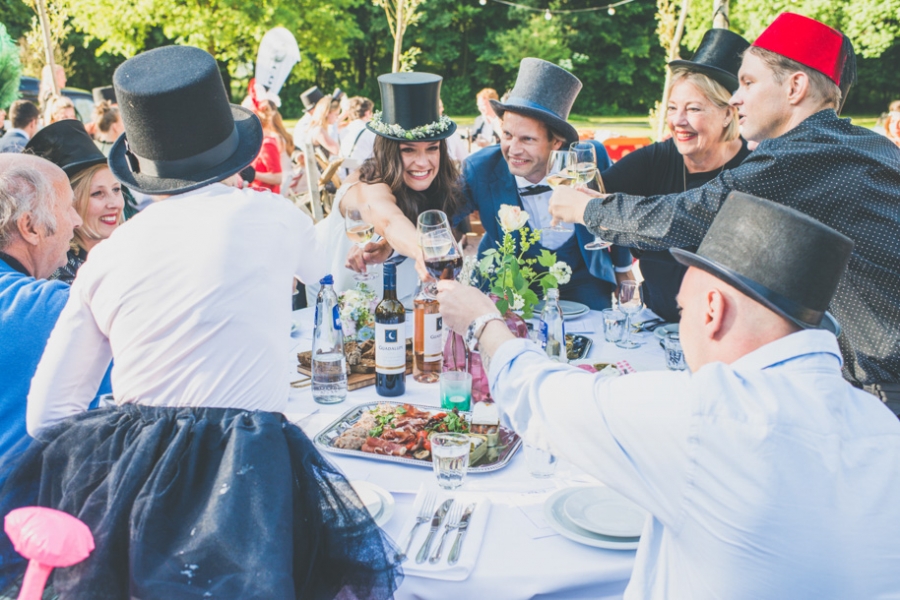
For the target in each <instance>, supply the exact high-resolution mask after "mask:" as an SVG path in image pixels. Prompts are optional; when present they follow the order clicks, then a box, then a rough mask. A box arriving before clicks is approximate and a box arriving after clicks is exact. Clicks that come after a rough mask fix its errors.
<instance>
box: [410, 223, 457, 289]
mask: <svg viewBox="0 0 900 600" xmlns="http://www.w3.org/2000/svg"><path fill="white" fill-rule="evenodd" d="M417 228H418V231H419V247H420V248H422V255H423V256H424V258H425V268H426V269H427V270H428V273H429V274H430V275H431V276H432V277H434V278H435V279H436V280H437V279H456V278H457V277H458V276H459V272H460V271H461V270H462V264H463V259H462V253H461V252H460V251H459V245H458V244H457V243H456V239H454V237H453V230H452V229H450V224H449V223H448V221H447V215H446V214H444V212H443V211H440V210H426V211H425V212H423V213H422V214H421V215H419V219H418V224H417ZM425 295H426V296H428V297H429V298H431V299H434V298H435V297H436V296H437V288H436V287H435V284H434V283H429V284H428V285H426V286H425Z"/></svg>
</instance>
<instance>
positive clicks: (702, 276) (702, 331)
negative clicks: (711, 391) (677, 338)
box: [677, 267, 800, 371]
mask: <svg viewBox="0 0 900 600" xmlns="http://www.w3.org/2000/svg"><path fill="white" fill-rule="evenodd" d="M677 301H678V305H679V307H680V308H681V324H680V327H679V330H680V333H681V345H682V347H683V348H684V357H685V360H686V361H687V363H688V366H689V367H690V368H691V370H692V371H697V370H698V369H699V368H700V367H702V366H703V365H705V364H707V363H710V362H724V363H726V364H730V363H732V362H734V361H735V360H737V359H739V358H740V357H742V356H744V355H745V354H748V353H750V352H752V351H754V350H756V349H757V348H760V347H762V346H764V345H766V344H768V343H770V342H773V341H775V340H777V339H779V338H782V337H784V336H786V335H789V334H791V333H794V332H795V331H798V330H799V329H800V328H799V327H798V326H797V325H795V324H794V323H792V322H791V321H789V320H788V319H786V318H784V317H782V316H781V315H779V314H777V313H775V312H774V311H772V310H770V309H769V308H767V307H766V306H764V305H762V304H760V303H759V302H757V301H756V300H753V299H752V298H750V297H749V296H747V295H745V294H744V293H742V292H740V291H738V290H737V289H736V288H734V287H732V286H731V285H728V284H727V283H725V282H724V281H722V280H721V279H719V278H717V277H715V276H713V275H711V274H710V273H707V272H706V271H703V270H702V269H698V268H696V267H691V268H689V269H688V271H687V273H686V274H685V276H684V280H683V281H682V282H681V290H680V291H679V292H678V297H677Z"/></svg>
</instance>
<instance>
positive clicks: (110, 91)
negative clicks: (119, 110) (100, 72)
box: [91, 85, 116, 104]
mask: <svg viewBox="0 0 900 600" xmlns="http://www.w3.org/2000/svg"><path fill="white" fill-rule="evenodd" d="M91 95H93V96H94V104H100V103H101V102H103V101H104V100H109V101H110V102H112V103H113V104H116V90H115V88H114V87H113V86H111V85H105V86H103V87H95V88H94V89H92V90H91Z"/></svg>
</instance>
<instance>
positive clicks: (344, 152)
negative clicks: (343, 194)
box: [341, 96, 375, 176]
mask: <svg viewBox="0 0 900 600" xmlns="http://www.w3.org/2000/svg"><path fill="white" fill-rule="evenodd" d="M374 108H375V104H374V103H373V102H372V101H371V100H369V99H368V98H363V97H362V96H354V97H353V98H350V100H348V103H347V115H348V118H349V119H350V122H349V123H347V127H346V128H344V137H343V139H342V140H341V156H343V157H344V163H343V164H344V165H346V167H347V170H346V174H347V175H349V174H350V172H352V171H355V170H356V169H358V168H359V167H360V165H362V164H363V163H364V162H365V161H366V160H367V159H368V158H369V157H371V156H372V153H373V151H374V147H375V132H373V131H372V130H371V129H368V128H367V127H366V123H368V122H369V121H371V120H372V114H373V110H374ZM345 176H346V175H345Z"/></svg>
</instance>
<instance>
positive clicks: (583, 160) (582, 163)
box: [569, 142, 612, 250]
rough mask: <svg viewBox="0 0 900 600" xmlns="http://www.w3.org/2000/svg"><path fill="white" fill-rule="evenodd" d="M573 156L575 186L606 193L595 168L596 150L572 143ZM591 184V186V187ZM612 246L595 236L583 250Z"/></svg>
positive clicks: (591, 146)
mask: <svg viewBox="0 0 900 600" xmlns="http://www.w3.org/2000/svg"><path fill="white" fill-rule="evenodd" d="M569 148H570V150H571V152H572V153H573V154H574V155H575V185H576V186H585V187H587V188H589V189H592V190H594V191H595V192H600V193H601V194H605V193H606V189H605V187H604V185H603V178H602V177H600V170H599V169H598V168H597V150H596V149H595V148H594V145H593V144H591V143H590V142H573V143H572V145H571V146H569ZM592 183H593V186H592V185H591V184H592ZM610 246H612V243H611V242H605V241H603V240H602V239H600V238H599V237H597V236H596V235H595V236H594V241H593V242H588V243H587V244H585V245H584V249H585V250H603V249H604V248H609V247H610Z"/></svg>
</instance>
